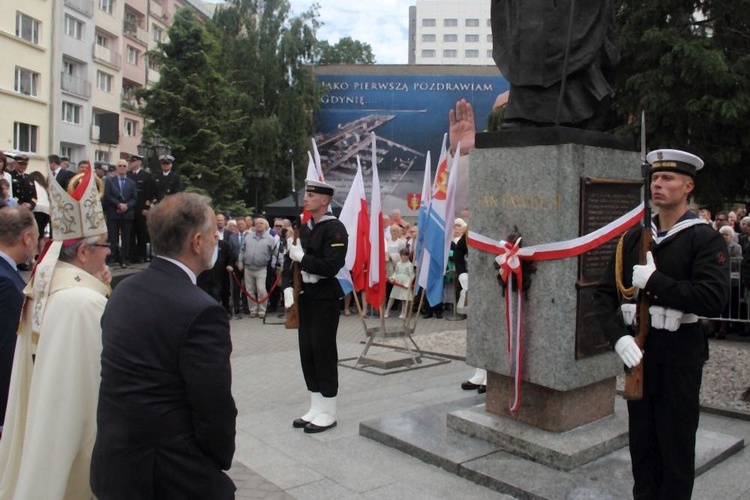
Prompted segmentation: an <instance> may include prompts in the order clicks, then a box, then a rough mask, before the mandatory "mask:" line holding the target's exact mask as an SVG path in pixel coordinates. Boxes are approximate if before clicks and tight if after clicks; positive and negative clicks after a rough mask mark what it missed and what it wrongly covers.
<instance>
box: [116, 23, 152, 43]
mask: <svg viewBox="0 0 750 500" xmlns="http://www.w3.org/2000/svg"><path fill="white" fill-rule="evenodd" d="M122 31H123V34H124V35H125V36H126V37H128V38H131V39H133V40H135V41H136V42H138V43H140V44H141V45H143V46H144V47H148V32H147V31H146V30H144V29H143V28H141V27H140V26H138V25H137V24H135V23H132V22H128V21H124V22H123V25H122Z"/></svg>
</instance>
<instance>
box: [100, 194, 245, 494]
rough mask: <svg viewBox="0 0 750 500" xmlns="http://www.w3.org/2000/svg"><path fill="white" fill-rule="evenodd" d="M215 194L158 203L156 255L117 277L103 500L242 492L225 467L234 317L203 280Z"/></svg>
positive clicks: (107, 367)
mask: <svg viewBox="0 0 750 500" xmlns="http://www.w3.org/2000/svg"><path fill="white" fill-rule="evenodd" d="M209 201H210V200H209V199H208V198H207V197H205V196H201V195H198V194H195V193H180V194H177V195H174V196H169V197H167V198H165V199H164V201H163V202H162V203H160V204H158V205H157V206H156V207H154V208H152V209H151V211H150V212H149V218H148V229H149V234H150V235H151V243H152V245H153V248H154V253H155V255H156V257H155V258H154V260H153V261H152V262H151V265H150V266H149V267H148V268H147V269H146V270H144V271H142V272H140V273H138V274H136V275H135V276H132V277H130V278H128V279H127V280H124V281H122V282H121V283H120V284H119V285H118V286H117V288H116V289H115V291H114V293H113V294H112V296H111V298H110V300H109V302H108V304H107V308H106V310H105V311H104V315H103V316H102V343H103V348H102V382H101V388H100V392H99V407H98V413H97V425H98V433H97V437H96V443H95V445H94V452H93V456H92V466H91V487H92V490H93V492H94V494H95V495H96V497H97V498H99V499H100V500H112V499H133V498H210V499H212V500H214V499H215V500H221V499H230V498H234V490H235V487H234V484H233V483H232V480H231V479H229V477H228V476H227V475H226V474H224V473H223V472H222V469H223V470H227V469H229V467H230V466H231V465H232V457H233V455H234V438H235V420H236V417H237V409H236V407H235V404H234V399H233V398H232V390H231V389H232V388H231V385H232V371H231V367H230V364H229V356H230V354H231V352H232V343H231V339H230V336H229V320H228V317H227V314H226V312H225V311H224V309H223V308H222V307H221V305H220V304H218V303H217V302H216V301H215V300H214V299H212V298H211V297H210V296H209V295H207V294H206V293H205V292H204V291H203V290H201V289H200V288H198V287H197V286H196V276H197V275H198V274H200V273H201V272H203V271H205V270H207V269H211V268H212V267H213V265H214V261H215V259H216V250H217V237H216V221H215V218H214V212H213V210H212V209H211V206H210V204H209ZM134 312H136V313H137V314H134Z"/></svg>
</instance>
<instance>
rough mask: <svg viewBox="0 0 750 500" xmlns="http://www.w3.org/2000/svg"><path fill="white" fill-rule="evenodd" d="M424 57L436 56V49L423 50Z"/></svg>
mask: <svg viewBox="0 0 750 500" xmlns="http://www.w3.org/2000/svg"><path fill="white" fill-rule="evenodd" d="M422 57H435V51H434V50H423V51H422Z"/></svg>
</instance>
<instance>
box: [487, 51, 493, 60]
mask: <svg viewBox="0 0 750 500" xmlns="http://www.w3.org/2000/svg"><path fill="white" fill-rule="evenodd" d="M487 57H489V58H490V59H492V51H491V50H488V51H487Z"/></svg>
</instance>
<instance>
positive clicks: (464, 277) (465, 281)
mask: <svg viewBox="0 0 750 500" xmlns="http://www.w3.org/2000/svg"><path fill="white" fill-rule="evenodd" d="M458 282H459V284H460V285H461V288H463V289H464V290H468V289H469V275H468V274H466V273H461V274H459V275H458Z"/></svg>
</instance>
